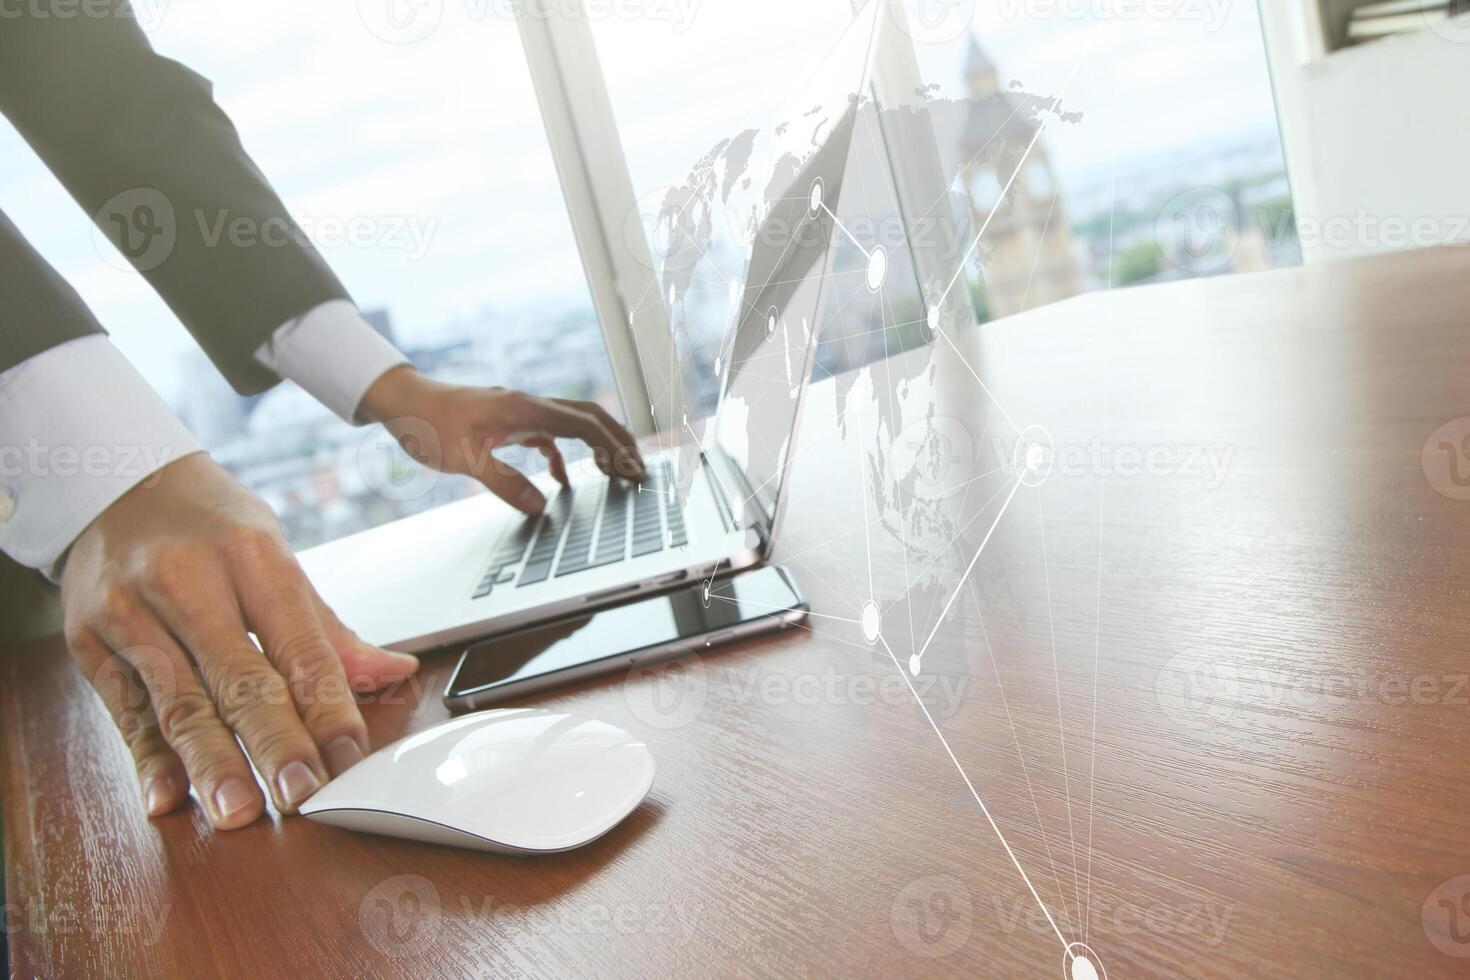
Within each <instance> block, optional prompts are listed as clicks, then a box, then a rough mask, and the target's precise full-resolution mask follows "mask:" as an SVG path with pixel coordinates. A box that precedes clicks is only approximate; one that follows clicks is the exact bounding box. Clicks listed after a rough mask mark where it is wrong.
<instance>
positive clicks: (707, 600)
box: [704, 585, 709, 606]
mask: <svg viewBox="0 0 1470 980" xmlns="http://www.w3.org/2000/svg"><path fill="white" fill-rule="evenodd" d="M704 604H705V605H706V606H707V605H709V586H708V585H706V586H705V587H704Z"/></svg>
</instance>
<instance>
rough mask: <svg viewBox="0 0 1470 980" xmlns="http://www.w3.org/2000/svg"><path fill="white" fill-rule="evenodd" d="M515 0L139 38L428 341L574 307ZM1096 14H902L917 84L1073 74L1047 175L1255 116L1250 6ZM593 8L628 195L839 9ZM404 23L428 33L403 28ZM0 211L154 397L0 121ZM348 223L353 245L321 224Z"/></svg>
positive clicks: (168, 6) (558, 201)
mask: <svg viewBox="0 0 1470 980" xmlns="http://www.w3.org/2000/svg"><path fill="white" fill-rule="evenodd" d="M511 2H512V0H329V2H315V3H302V2H300V0H248V2H246V0H236V2H233V3H229V2H223V0H139V10H140V11H141V12H142V19H143V21H144V25H145V27H146V28H147V30H148V33H149V36H150V38H151V39H152V41H153V43H154V45H155V47H156V48H158V49H159V50H160V51H161V52H162V53H164V54H166V55H168V56H169V57H173V58H176V59H178V60H180V61H183V62H184V63H185V64H188V65H189V66H190V67H192V68H194V69H195V70H197V71H200V72H201V73H202V74H204V75H205V76H207V77H209V78H210V79H212V80H213V81H214V83H215V86H216V98H217V99H218V100H219V102H220V103H221V104H222V105H223V106H224V108H225V109H226V111H227V112H228V113H229V114H230V116H231V117H232V118H233V119H234V121H235V123H236V125H237V127H238V128H239V130H240V131H241V134H242V136H243V139H244V142H245V146H246V148H247V149H248V150H249V151H250V152H251V154H252V155H253V156H254V157H255V159H256V162H257V163H259V164H260V166H261V168H262V170H263V171H264V172H265V173H266V174H267V175H268V176H269V178H270V179H271V180H272V182H273V183H274V184H275V186H276V188H277V190H278V191H280V193H281V194H282V196H283V197H284V198H285V200H286V201H287V203H288V206H289V207H290V209H291V210H292V213H293V214H295V215H296V216H297V217H298V218H299V219H300V220H302V222H303V224H304V225H305V226H306V228H307V231H308V233H315V236H316V237H318V244H319V246H320V247H321V248H322V250H323V252H324V254H325V256H326V258H327V260H328V262H329V263H330V264H331V265H332V266H333V267H334V268H335V269H336V270H337V272H338V274H339V275H340V276H341V277H342V279H343V280H344V282H345V283H346V284H347V286H348V288H349V290H350V291H351V292H352V293H353V295H354V297H355V298H356V299H357V300H358V302H359V304H360V305H362V306H363V307H376V306H387V307H389V308H390V309H391V311H392V313H393V315H394V317H395V321H396V326H397V329H398V331H399V334H400V336H401V337H404V338H406V339H408V340H409V341H410V342H412V343H416V344H428V343H434V342H438V341H443V340H448V339H451V338H452V337H453V336H454V334H455V328H454V324H455V322H456V321H457V320H461V319H463V318H465V317H470V316H473V315H475V314H476V313H477V312H478V311H480V310H482V309H485V308H487V307H493V308H496V309H500V310H505V311H510V312H511V314H512V315H513V314H514V313H515V311H517V310H526V309H529V308H533V307H535V306H540V305H550V306H556V307H558V308H565V307H567V306H569V305H576V304H579V303H580V304H585V303H586V291H585V285H584V284H583V280H582V273H581V267H580V262H579V259H578V257H577V252H576V248H575V244H574V241H573V238H572V235H571V230H570V227H569V224H568V221H567V218H566V213H565V209H564V206H563V204H562V198H561V194H560V189H559V183H558V180H557V176H556V173H555V171H554V168H553V166H552V162H551V158H550V153H549V150H548V149H547V145H546V141H545V136H544V131H543V129H542V126H541V121H540V116H539V113H538V110H537V106H536V100H535V93H534V90H533V88H532V85H531V81H530V77H529V74H528V72H527V68H526V64H525V59H524V56H523V54H522V51H521V46H520V37H519V33H518V31H517V28H516V24H515V22H514V20H513V19H512V18H511V17H510V16H509V11H510V10H511V9H512V8H511V6H510V4H511ZM912 2H913V3H921V2H922V3H939V2H941V0H912ZM1107 2H1109V0H984V2H979V3H971V2H970V0H958V2H957V3H956V4H955V5H954V7H953V8H944V9H953V10H958V11H959V14H958V17H959V18H960V19H959V20H956V21H955V22H954V23H951V24H948V25H944V24H941V27H940V28H939V29H937V30H927V29H925V28H922V27H919V28H913V29H914V31H915V33H916V35H918V37H917V40H918V43H917V44H916V50H917V52H918V56H919V64H920V68H921V72H922V74H923V76H924V80H925V81H926V82H929V83H932V84H937V85H939V86H940V89H939V91H940V94H942V95H949V96H957V95H961V94H963V92H962V89H961V88H960V85H959V67H960V66H961V65H962V64H963V58H964V55H965V51H966V47H967V38H968V34H967V31H969V32H973V35H974V36H975V37H976V38H978V39H979V40H980V41H981V43H983V44H984V45H985V47H986V49H987V50H988V51H989V53H990V54H991V56H992V58H993V59H994V60H995V61H996V62H997V63H998V64H999V65H1000V66H1001V70H1002V75H1003V77H1004V78H1005V79H1006V80H1007V81H1009V80H1015V81H1017V82H1019V83H1020V84H1022V85H1023V86H1024V87H1025V88H1027V89H1028V90H1030V91H1034V92H1038V93H1044V92H1056V91H1059V90H1060V88H1061V86H1062V84H1063V81H1064V80H1065V79H1066V78H1067V76H1068V74H1069V73H1071V72H1072V71H1073V69H1074V67H1075V68H1076V75H1075V78H1074V80H1073V84H1072V87H1071V88H1070V89H1069V90H1068V92H1067V101H1068V105H1069V107H1071V108H1075V109H1081V110H1082V111H1083V112H1084V114H1085V119H1084V123H1083V124H1081V125H1077V126H1068V127H1064V128H1059V129H1058V130H1056V131H1054V132H1052V133H1049V134H1048V137H1047V138H1048V141H1049V142H1050V143H1051V144H1052V145H1051V147H1050V149H1051V151H1052V156H1053V158H1054V160H1056V161H1057V163H1058V165H1059V167H1060V169H1061V171H1062V173H1063V175H1064V181H1065V179H1066V176H1067V175H1069V174H1075V175H1083V174H1087V173H1090V172H1094V171H1095V170H1096V168H1098V167H1103V166H1106V165H1108V164H1109V162H1110V161H1111V160H1112V158H1113V155H1114V153H1117V154H1119V155H1120V156H1127V155H1137V154H1148V153H1152V152H1157V151H1162V150H1167V149H1170V148H1176V147H1181V146H1192V145H1201V144H1202V143H1206V142H1209V141H1214V140H1219V139H1222V138H1228V137H1230V136H1231V135H1232V134H1235V133H1241V132H1247V131H1252V130H1256V131H1259V130H1261V129H1263V128H1264V129H1267V130H1269V127H1270V126H1271V125H1273V124H1274V113H1273V109H1272V104H1271V94H1270V85H1269V79H1268V77H1267V74H1266V67H1265V60H1264V52H1263V50H1262V45H1261V38H1260V30H1259V25H1258V21H1257V17H1256V9H1255V6H1254V4H1253V3H1246V2H1234V0H1178V3H1177V6H1178V9H1177V10H1176V11H1175V12H1174V13H1173V14H1172V15H1171V16H1167V17H1154V18H1147V17H1137V18H1124V17H1121V16H1120V17H1118V18H1116V19H1114V20H1111V21H1109V22H1107V23H1106V24H1104V25H1102V26H1101V27H1098V26H1097V23H1098V22H1097V19H1096V18H1095V17H1093V16H1092V14H1093V13H1094V12H1095V11H1096V10H1098V9H1100V8H1099V4H1103V3H1107ZM1111 2H1118V0H1111ZM1160 3H1166V0H1156V2H1150V0H1144V2H1141V3H1137V4H1133V5H1131V6H1133V7H1137V8H1139V9H1143V8H1147V9H1150V10H1158V9H1162V8H1160V7H1159V4H1160ZM405 4H406V5H407V6H404V5H405ZM590 7H591V9H594V10H597V11H598V14H597V15H596V16H595V17H594V22H593V24H592V31H593V36H594V38H595V40H596V43H597V45H598V50H599V56H600V58H601V59H602V62H603V69H604V73H605V76H606V78H607V81H608V90H609V94H610V97H611V99H612V102H613V108H614V115H615V117H616V119H617V122H618V125H619V127H620V131H621V133H622V137H623V140H624V144H625V149H626V152H627V156H628V158H629V165H630V170H631V171H632V174H633V178H634V184H635V192H636V193H638V194H646V193H648V192H651V191H654V190H656V189H657V188H659V187H661V186H662V185H664V184H666V183H668V182H670V181H671V180H674V179H677V178H678V177H680V176H682V175H683V174H684V173H685V172H687V171H688V169H689V167H690V166H691V165H692V163H693V162H694V161H695V159H697V158H698V156H699V155H701V154H702V153H703V152H704V151H705V150H707V149H708V148H709V147H710V146H712V145H713V143H714V142H715V141H716V140H718V139H719V138H721V137H722V136H728V135H732V134H734V133H735V132H738V131H739V130H740V129H742V128H745V127H748V126H755V127H762V126H768V125H769V124H770V123H771V122H772V121H774V120H775V119H776V118H778V117H779V115H780V114H781V110H782V109H783V107H784V106H785V104H786V100H787V99H789V97H790V93H792V92H794V91H795V90H796V89H797V88H799V86H800V84H801V82H802V80H803V79H804V78H805V74H806V66H808V65H810V64H813V63H815V59H818V58H820V56H821V54H822V53H823V52H824V51H825V50H826V49H827V48H828V47H829V46H830V45H831V43H832V41H833V40H834V39H835V38H836V36H837V35H838V34H839V33H840V31H841V29H842V26H843V25H844V24H845V23H846V21H847V18H848V17H849V13H848V11H849V9H850V8H849V7H848V5H847V4H846V0H803V2H802V3H799V4H793V3H791V2H790V0H606V2H602V3H597V2H595V0H594V2H593V3H592V4H591V5H590ZM1119 9H1120V10H1121V9H1123V8H1119ZM1171 9H1172V8H1171ZM385 10H386V11H387V12H388V13H394V12H397V13H398V14H400V15H403V16H406V17H408V18H409V21H407V22H410V23H414V24H415V25H416V28H417V27H421V26H422V25H424V24H429V25H430V26H432V27H433V29H432V30H429V31H427V32H426V33H425V34H424V36H422V37H419V36H417V34H418V33H419V31H418V30H417V29H416V28H415V29H414V30H412V32H411V34H409V35H406V34H404V33H403V32H401V31H399V32H397V33H395V32H394V30H395V29H394V24H395V23H403V22H404V21H399V22H395V21H391V20H385V19H384V13H385ZM425 12H427V14H428V15H431V16H430V19H429V20H428V21H424V20H419V21H416V22H414V21H413V20H412V18H414V17H416V16H419V15H423V14H425ZM635 13H636V14H637V16H631V14H635ZM966 21H968V23H966ZM773 25H779V26H778V27H777V26H773ZM405 40H407V41H408V42H409V43H401V42H403V41H405ZM1079 61H1080V67H1078V66H1079ZM0 209H4V210H5V212H6V213H7V214H9V216H10V217H11V218H12V220H14V221H15V222H16V224H17V225H18V226H19V227H20V228H21V229H22V231H23V232H24V233H25V234H26V235H27V236H28V237H29V238H30V240H31V241H32V243H33V244H35V245H36V247H37V248H38V249H39V250H40V251H41V252H42V254H43V255H45V256H46V257H47V258H48V259H50V260H51V261H52V263H53V264H54V265H56V266H57V268H58V269H59V270H60V271H61V272H62V273H63V275H65V276H66V277H67V278H68V279H69V280H70V281H71V282H72V284H73V285H74V286H76V287H77V289H78V290H79V291H80V292H81V294H82V295H83V298H84V299H85V300H86V301H87V302H88V303H89V305H91V306H92V308H93V310H94V311H96V312H97V314H98V315H99V317H100V318H101V319H102V321H103V323H104V325H105V326H107V327H108V329H109V330H110V331H111V332H112V333H113V336H114V340H115V342H116V343H117V344H118V346H119V347H121V348H122V350H123V351H124V353H125V354H127V355H128V356H129V357H130V358H131V359H132V360H133V362H134V363H135V364H136V365H137V366H138V367H139V369H140V371H142V373H143V374H144V376H145V377H146V378H148V379H149V381H150V382H152V383H153V384H154V386H155V387H157V388H158V389H159V390H160V392H161V393H162V394H164V396H165V397H166V398H168V399H170V400H174V399H176V398H177V396H178V390H179V386H180V383H181V378H182V372H183V370H184V365H185V364H187V363H189V362H188V360H187V359H186V354H187V352H188V351H189V350H190V348H191V341H190V339H189V338H188V336H187V334H186V333H185V332H184V331H183V329H182V328H181V327H180V326H179V325H178V323H177V322H176V321H175V319H174V318H173V316H172V314H171V313H170V312H169V311H168V309H167V307H166V306H165V305H164V304H163V303H162V302H161V301H160V300H159V299H158V298H157V297H156V296H155V295H154V294H153V293H152V292H151V290H150V289H149V287H148V286H147V284H146V283H145V282H144V281H143V280H142V279H141V277H139V276H137V275H136V274H134V273H132V272H131V271H129V270H126V269H120V268H118V265H119V262H120V260H119V259H118V258H117V256H116V255H115V254H106V252H107V248H106V246H99V244H98V243H97V241H96V240H95V236H94V235H93V232H92V229H91V225H90V221H89V219H88V217H87V216H85V215H83V214H82V213H81V212H80V210H79V209H78V208H77V207H76V206H75V204H74V203H73V202H72V201H71V200H70V198H69V197H67V195H66V194H65V192H64V191H63V190H62V189H61V188H60V187H59V186H58V185H57V184H56V182H55V181H54V180H53V179H52V178H51V177H50V175H49V174H48V173H47V172H46V171H45V169H44V167H43V166H42V165H41V164H40V163H39V161H37V160H36V159H35V157H34V156H33V155H32V154H31V153H30V152H29V150H28V149H27V148H26V147H25V146H24V144H23V142H22V141H21V140H20V138H19V137H18V136H17V135H16V134H15V133H14V131H13V130H11V129H10V128H9V127H8V125H5V124H3V123H0ZM349 224H350V225H351V227H352V228H353V229H354V231H355V233H356V234H357V235H358V236H359V241H358V242H357V243H356V244H352V243H347V242H343V241H339V240H337V239H336V238H334V237H332V232H333V231H334V230H335V229H337V228H339V227H342V226H345V225H349Z"/></svg>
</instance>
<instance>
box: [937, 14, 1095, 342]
mask: <svg viewBox="0 0 1470 980" xmlns="http://www.w3.org/2000/svg"><path fill="white" fill-rule="evenodd" d="M965 87H966V89H967V91H968V93H969V106H970V107H969V119H968V120H967V121H966V124H965V130H964V135H963V142H962V145H961V154H960V158H961V159H962V160H965V161H968V162H967V163H966V164H965V166H964V169H963V171H962V177H963V180H964V184H965V189H966V190H967V191H968V193H969V196H970V207H971V210H972V213H973V217H974V222H975V225H974V227H975V229H976V230H977V231H978V230H979V228H980V227H981V225H983V224H984V223H985V220H986V218H987V217H988V216H989V214H990V211H991V209H993V208H996V207H997V205H998V206H999V210H998V211H997V212H996V214H995V217H994V218H993V219H992V220H991V222H990V226H989V227H988V228H987V229H986V231H985V238H984V240H983V241H982V242H981V251H982V254H983V255H984V257H985V258H984V263H985V275H984V280H983V282H982V283H980V285H979V288H980V293H981V296H980V298H981V299H982V300H983V303H984V306H985V309H984V311H983V312H982V315H983V316H984V317H985V318H988V319H994V318H996V317H1002V316H1007V315H1009V314H1012V313H1019V312H1021V311H1022V310H1028V309H1034V308H1035V307H1038V306H1044V305H1046V304H1048V303H1054V302H1056V301H1058V300H1062V299H1066V298H1068V297H1069V296H1076V295H1077V294H1078V293H1081V292H1082V275H1081V272H1080V270H1079V268H1078V263H1077V256H1076V254H1075V253H1074V250H1073V247H1072V235H1071V232H1070V230H1069V228H1068V224H1067V216H1066V209H1065V208H1064V207H1063V203H1062V198H1061V192H1060V190H1059V189H1058V185H1057V174H1056V170H1055V168H1054V167H1053V166H1052V161H1051V156H1050V154H1049V153H1048V152H1047V148H1046V143H1045V141H1038V142H1037V143H1036V146H1035V147H1034V148H1033V149H1032V150H1031V153H1030V155H1029V156H1028V157H1027V158H1026V160H1025V163H1024V165H1023V169H1022V170H1021V173H1020V174H1019V176H1017V178H1016V180H1015V183H1014V184H1012V186H1011V188H1010V190H1009V191H1007V192H1006V195H1005V198H1004V200H1002V199H1001V189H1002V188H1003V187H1005V186H1006V182H1007V181H1009V180H1010V179H1011V174H1012V173H1013V172H1014V168H1015V167H1016V165H1017V164H1018V163H1019V156H1020V154H1021V153H1023V152H1025V149H1026V147H1027V146H1030V144H1031V141H1032V139H1033V138H1034V137H1035V135H1036V128H1037V126H1038V124H1039V123H1038V121H1037V119H1036V118H1035V117H1036V115H1037V113H1036V112H1035V107H1034V106H1032V107H1027V106H1026V105H1025V100H1026V98H1027V96H1025V95H1023V94H1020V93H1013V92H1009V91H1004V90H1002V89H1001V87H1000V75H999V71H998V70H997V68H996V66H995V63H994V62H992V61H991V60H990V58H989V56H987V55H986V54H985V52H984V51H983V50H982V49H981V48H980V45H979V44H977V43H976V42H975V40H974V38H971V39H970V50H969V54H968V56H967V58H966V63H965ZM1045 111H1050V110H1049V109H1047V110H1045Z"/></svg>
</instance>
